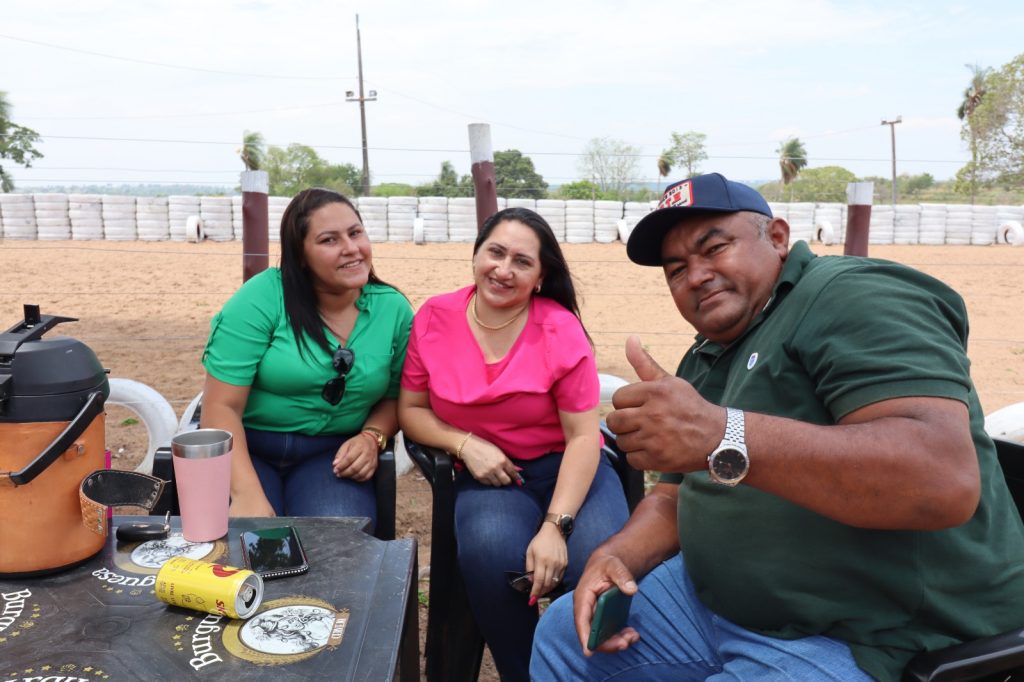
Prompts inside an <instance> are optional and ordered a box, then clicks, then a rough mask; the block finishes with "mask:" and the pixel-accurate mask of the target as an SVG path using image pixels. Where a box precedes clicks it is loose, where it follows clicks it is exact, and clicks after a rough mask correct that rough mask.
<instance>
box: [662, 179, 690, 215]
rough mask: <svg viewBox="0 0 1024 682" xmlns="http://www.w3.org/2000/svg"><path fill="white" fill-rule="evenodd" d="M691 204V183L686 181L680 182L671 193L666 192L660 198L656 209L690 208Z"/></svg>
mask: <svg viewBox="0 0 1024 682" xmlns="http://www.w3.org/2000/svg"><path fill="white" fill-rule="evenodd" d="M692 204H693V183H692V182H690V181H689V180H687V181H686V182H681V183H679V184H678V185H676V186H675V187H673V188H672V190H671V191H669V192H666V194H665V196H664V197H662V199H661V202H660V203H659V204H658V208H659V209H661V208H671V207H673V206H690V205H692Z"/></svg>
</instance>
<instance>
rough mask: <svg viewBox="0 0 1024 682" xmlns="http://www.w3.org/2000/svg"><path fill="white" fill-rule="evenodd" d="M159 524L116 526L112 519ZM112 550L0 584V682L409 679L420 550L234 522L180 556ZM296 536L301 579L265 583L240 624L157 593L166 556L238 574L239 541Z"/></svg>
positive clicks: (303, 522) (300, 521)
mask: <svg viewBox="0 0 1024 682" xmlns="http://www.w3.org/2000/svg"><path fill="white" fill-rule="evenodd" d="M144 519H145V520H150V521H159V520H162V519H160V518H157V517H149V518H148V519H146V517H138V516H130V517H120V516H116V517H114V525H116V524H118V523H119V522H127V521H138V520H144ZM171 525H172V533H171V537H170V538H169V542H167V543H162V544H154V543H152V542H151V543H145V544H141V543H127V544H126V543H119V542H117V541H116V540H115V539H114V532H113V530H111V534H110V538H109V540H108V542H107V545H106V546H105V547H104V549H103V550H102V551H101V552H100V553H99V554H98V555H96V556H95V557H93V558H92V559H90V560H89V561H87V562H85V563H84V564H82V565H81V566H79V567H77V568H74V569H71V570H68V571H65V572H62V573H55V574H52V575H49V576H43V577H35V578H18V579H0V680H18V682H22V681H23V680H27V679H32V680H33V682H78V681H79V680H89V681H90V682H101V681H103V680H111V681H128V680H181V679H203V680H239V679H244V680H264V679H266V680H321V679H323V680H326V679H330V680H360V681H363V680H371V681H374V682H375V681H377V680H392V679H394V678H395V676H396V671H397V674H398V675H399V676H400V678H401V679H402V680H403V681H408V680H417V679H419V628H418V613H419V611H418V608H417V598H416V595H417V592H416V541H415V540H394V541H391V542H383V541H381V540H378V539H376V538H374V537H372V536H370V535H367V534H366V533H364V532H363V530H364V529H365V528H366V527H367V525H368V521H367V520H366V519H361V518H355V519H353V518H269V519H232V520H231V529H230V531H229V532H228V535H227V536H226V537H224V538H222V539H221V540H218V541H216V542H213V543H205V544H203V545H191V546H185V545H184V541H183V540H182V539H181V537H180V532H181V531H180V523H177V519H172V524H171ZM281 525H294V526H295V527H296V528H297V529H298V531H299V535H300V537H301V539H302V543H303V546H304V548H305V550H306V554H307V556H308V558H309V565H310V569H309V572H308V573H306V574H305V575H301V576H294V577H290V578H281V579H278V580H268V581H266V582H265V591H264V597H263V604H262V606H261V607H260V608H259V610H258V611H257V613H256V614H254V615H253V616H252V617H251V618H249V619H248V620H245V621H243V620H232V619H229V618H224V617H221V616H215V615H211V614H206V613H201V612H198V611H191V610H188V609H182V608H178V607H174V606H168V605H167V604H164V603H163V602H161V601H159V600H157V598H156V596H155V594H154V585H155V580H156V573H157V571H158V570H159V566H160V564H161V563H162V562H163V561H165V560H166V559H167V558H170V554H172V553H179V554H180V553H182V551H183V550H184V549H188V554H186V556H190V557H191V558H195V559H202V560H204V561H212V562H216V563H222V564H228V565H231V566H242V557H241V545H240V543H239V540H238V536H239V533H240V532H241V531H243V530H248V529H252V528H267V527H273V526H281Z"/></svg>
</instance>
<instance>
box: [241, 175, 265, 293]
mask: <svg viewBox="0 0 1024 682" xmlns="http://www.w3.org/2000/svg"><path fill="white" fill-rule="evenodd" d="M269 190H270V178H269V176H268V175H267V172H266V171H260V170H257V171H244V172H243V173H242V281H243V282H245V281H247V280H248V279H249V278H250V277H252V276H253V275H258V274H259V273H261V272H263V271H264V270H266V269H267V265H268V264H269V262H270V243H269V242H270V233H269V231H268V226H267V223H268V222H269V220H270V219H269V217H268V214H267V192H268V191H269Z"/></svg>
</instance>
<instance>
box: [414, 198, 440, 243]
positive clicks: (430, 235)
mask: <svg viewBox="0 0 1024 682" xmlns="http://www.w3.org/2000/svg"><path fill="white" fill-rule="evenodd" d="M416 212H417V213H418V214H419V218H420V219H421V220H423V241H425V242H427V243H437V242H446V241H448V197H420V198H419V202H418V203H417V205H416ZM414 237H415V235H414Z"/></svg>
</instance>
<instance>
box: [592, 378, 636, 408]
mask: <svg viewBox="0 0 1024 682" xmlns="http://www.w3.org/2000/svg"><path fill="white" fill-rule="evenodd" d="M597 379H598V381H599V382H600V383H601V402H602V403H610V402H611V401H612V396H613V395H615V391H617V390H619V389H620V388H622V387H623V386H628V385H629V382H628V381H626V380H625V379H623V378H622V377H617V376H615V375H614V374H598V375H597Z"/></svg>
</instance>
